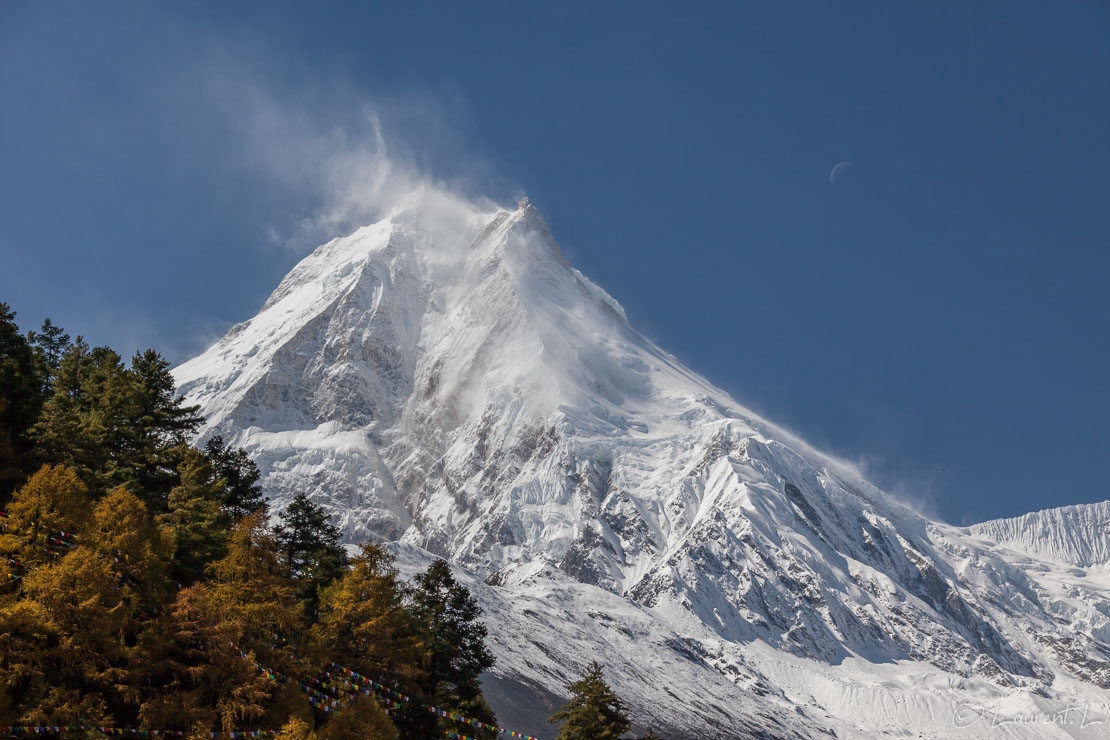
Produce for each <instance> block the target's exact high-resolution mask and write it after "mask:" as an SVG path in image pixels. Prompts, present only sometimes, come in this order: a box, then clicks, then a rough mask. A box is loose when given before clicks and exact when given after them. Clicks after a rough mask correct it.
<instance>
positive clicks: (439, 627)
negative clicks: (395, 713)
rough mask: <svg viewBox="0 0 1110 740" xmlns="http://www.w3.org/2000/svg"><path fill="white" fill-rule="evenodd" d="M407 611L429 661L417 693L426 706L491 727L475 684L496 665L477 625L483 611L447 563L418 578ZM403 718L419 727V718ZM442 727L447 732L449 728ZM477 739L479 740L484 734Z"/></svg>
mask: <svg viewBox="0 0 1110 740" xmlns="http://www.w3.org/2000/svg"><path fill="white" fill-rule="evenodd" d="M410 610H411V611H412V613H413V616H414V617H415V618H416V619H417V621H418V622H420V624H421V626H422V628H423V630H424V634H425V640H426V647H427V650H428V655H429V660H428V667H427V669H426V671H425V676H424V678H423V680H422V681H421V687H422V689H423V690H424V692H425V693H426V694H427V696H428V697H429V700H430V703H432V704H435V705H436V706H438V707H441V708H443V709H453V710H455V711H458V712H460V713H465V714H467V715H468V716H470V717H474V718H475V719H478V720H481V721H482V722H485V723H488V724H495V723H496V717H495V716H494V714H493V710H492V709H491V708H490V707H489V705H488V704H486V702H485V700H484V698H483V697H482V687H481V684H480V683H479V681H478V677H479V675H480V674H481V673H482V671H484V670H486V669H488V668H491V667H493V663H494V659H493V654H492V653H490V652H489V649H488V648H487V647H486V645H485V638H486V635H487V630H486V626H485V625H484V624H482V623H481V622H480V621H479V619H478V618H479V617H480V616H481V614H482V610H481V608H480V607H479V606H478V602H477V601H475V599H474V597H473V596H471V595H470V591H468V590H467V588H466V587H465V586H463V585H462V584H461V583H459V582H457V581H456V580H455V578H454V576H453V575H452V574H451V569H450V567H449V566H448V565H447V562H446V561H444V560H437V561H435V562H434V563H432V564H431V565H430V566H428V569H427V570H426V571H425V572H423V573H421V574H420V575H418V576H417V577H416V582H415V588H414V589H413V592H412V603H411V606H410ZM405 717H406V721H411V722H413V723H414V724H420V718H418V717H412V716H411V715H409V714H406V715H405ZM442 724H443V729H449V727H450V723H448V722H445V723H442ZM399 726H400V725H399ZM401 729H402V730H404V729H405V728H404V727H402V728H401ZM475 734H478V735H479V736H482V735H483V734H486V731H484V730H483V731H481V732H479V731H475ZM491 737H492V735H491Z"/></svg>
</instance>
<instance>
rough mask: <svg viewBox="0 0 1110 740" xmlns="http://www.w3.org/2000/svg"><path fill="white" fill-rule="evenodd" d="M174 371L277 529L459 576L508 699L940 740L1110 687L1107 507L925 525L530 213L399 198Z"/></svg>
mask: <svg viewBox="0 0 1110 740" xmlns="http://www.w3.org/2000/svg"><path fill="white" fill-rule="evenodd" d="M753 351H754V350H753ZM175 375H176V378H177V380H178V383H179V385H180V388H181V390H182V392H184V393H186V394H187V395H188V397H189V400H190V401H191V402H195V403H199V404H200V405H201V406H202V409H203V412H204V413H205V414H206V416H207V417H208V426H207V427H206V429H205V430H204V434H206V435H207V434H212V433H216V432H219V433H222V434H224V435H225V437H227V438H228V439H230V440H232V441H234V442H235V443H236V444H239V445H242V446H244V447H246V448H247V449H248V450H250V451H251V453H252V454H253V455H255V457H256V459H257V460H258V463H259V465H260V467H261V468H262V470H263V472H264V474H265V486H266V490H267V493H268V494H269V495H270V497H271V498H272V500H273V503H274V504H275V505H276V506H277V507H280V506H282V505H283V504H284V503H286V502H287V501H288V500H289V499H291V498H292V496H293V495H295V494H296V493H297V492H299V491H308V492H309V493H310V494H311V495H312V496H313V498H314V499H315V500H316V501H317V502H319V503H321V504H323V505H325V506H326V507H327V508H329V509H330V510H331V511H333V512H335V513H336V514H337V515H338V516H339V517H340V519H341V522H342V526H343V529H344V532H345V534H346V536H347V537H348V539H349V540H351V541H352V542H354V541H358V540H361V539H365V538H368V537H374V538H379V539H385V540H391V541H398V545H397V547H398V548H399V550H398V551H399V552H400V553H402V555H403V558H402V559H403V560H404V561H405V562H410V563H413V564H417V563H419V562H421V559H422V558H424V557H426V553H434V554H436V555H440V556H443V557H446V558H448V559H449V560H451V561H452V562H453V563H455V564H457V565H458V566H460V568H462V569H465V571H466V572H468V573H469V574H471V575H472V576H473V578H472V579H471V581H470V583H471V584H472V588H473V589H474V590H475V592H476V593H478V594H479V595H480V597H481V598H482V600H483V603H484V604H485V606H486V610H487V614H486V618H487V620H488V621H490V622H491V629H492V631H493V632H494V633H495V635H496V638H495V645H494V647H495V649H496V650H497V652H498V655H499V658H500V663H499V666H498V667H497V668H496V669H495V675H494V676H493V677H491V682H495V683H496V686H497V694H498V695H500V696H504V697H516V698H515V699H511V698H506V699H505V701H522V699H521V698H520V697H521V696H524V695H529V696H537V697H542V696H550V695H552V693H554V694H560V693H562V692H563V688H562V682H563V681H564V680H565V679H567V678H568V677H570V676H571V675H573V674H574V673H575V672H576V671H578V670H579V668H580V667H581V665H582V664H584V663H585V662H586V661H588V660H589V659H590V658H592V657H599V656H600V657H603V658H605V659H606V660H607V662H609V663H610V665H611V667H612V669H613V670H612V674H613V682H614V684H615V685H616V687H617V688H618V690H620V691H623V692H624V693H625V694H626V695H627V696H628V697H629V698H630V700H631V701H632V702H633V703H634V704H635V705H636V706H637V708H638V710H639V711H640V712H641V716H643V717H645V718H646V719H651V720H652V721H654V722H656V727H657V728H669V729H670V730H671V731H672V732H673V733H675V734H676V736H677V735H682V734H686V735H689V736H692V737H694V736H697V737H704V736H707V735H708V736H711V737H747V736H751V735H754V734H758V733H759V732H766V733H767V734H768V735H771V736H788V735H792V734H797V735H812V734H820V733H823V732H825V731H829V730H834V731H836V732H839V733H841V734H844V733H847V734H854V733H866V734H872V733H873V732H876V731H886V730H890V731H899V732H906V731H909V730H912V731H913V733H915V734H916V733H918V732H920V733H922V734H923V735H925V736H938V737H947V736H950V735H952V734H953V733H955V732H956V730H957V729H961V728H954V727H953V725H952V723H951V722H950V719H951V717H952V715H953V712H955V711H956V709H955V708H957V707H959V706H962V705H961V702H972V703H975V705H976V706H982V707H984V708H985V710H989V709H990V707H991V706H992V705H991V702H995V703H996V704H997V703H998V702H1002V703H1003V704H1004V710H1003V712H1004V713H1005V712H1007V711H1008V712H1011V713H1013V714H1018V713H1021V712H1029V711H1034V710H1035V708H1039V710H1040V711H1046V710H1047V709H1048V708H1050V707H1053V706H1060V705H1067V703H1068V702H1073V703H1074V702H1081V701H1089V700H1091V698H1090V697H1092V696H1094V697H1099V696H1102V695H1101V694H1100V693H1098V692H1099V691H1101V689H1102V688H1105V687H1107V686H1108V685H1110V663H1107V661H1108V660H1110V648H1108V647H1107V645H1108V643H1107V641H1108V640H1110V602H1108V601H1107V595H1108V594H1110V589H1108V587H1107V586H1108V583H1110V581H1108V574H1110V571H1108V570H1107V566H1106V563H1107V560H1108V553H1110V537H1108V535H1107V522H1108V519H1110V504H1099V505H1094V506H1091V507H1069V508H1068V509H1064V510H1057V511H1055V512H1039V513H1038V514H1031V515H1028V516H1026V517H1019V518H1018V519H1014V520H1000V521H998V522H988V523H984V524H981V525H977V526H976V527H973V528H971V529H960V528H955V527H950V526H948V525H945V524H942V523H939V522H932V521H929V520H927V519H925V518H923V517H922V516H920V515H918V514H916V513H915V512H913V511H911V510H910V509H908V508H906V507H904V506H902V505H901V504H899V503H898V502H897V501H895V500H893V499H891V498H890V497H888V496H886V495H885V494H884V493H883V492H882V491H879V490H878V489H876V488H875V487H874V486H872V485H870V484H869V483H867V482H866V481H865V480H863V479H862V478H861V476H860V475H859V474H858V473H857V472H856V471H855V470H853V469H852V468H851V467H850V466H848V465H845V464H843V463H840V462H838V461H836V460H833V459H831V458H829V457H827V456H825V455H823V454H821V453H819V452H817V451H815V450H813V449H812V448H810V447H809V446H808V445H806V444H805V443H804V442H802V441H801V440H799V439H797V438H795V437H793V436H792V435H790V434H788V433H786V432H785V431H783V430H781V429H779V428H777V427H775V426H774V425H773V424H771V423H769V422H767V421H765V420H763V419H761V418H759V417H758V416H756V415H754V414H752V413H751V412H749V411H747V410H746V409H744V408H742V407H741V406H739V405H738V404H736V403H735V402H734V401H733V400H732V399H731V398H729V397H728V396H727V395H726V394H725V393H723V392H722V391H720V390H718V389H717V388H715V387H713V386H712V385H711V384H710V383H709V382H707V381H706V380H704V379H703V378H701V377H699V376H698V375H696V374H695V373H693V372H691V371H690V370H687V369H686V368H684V367H683V366H682V365H680V364H679V363H678V362H677V361H676V360H675V359H674V358H673V357H671V356H669V355H667V354H666V353H665V352H663V351H662V350H660V349H659V348H658V347H656V346H655V345H654V344H652V343H651V342H649V341H647V340H646V339H645V338H644V337H642V336H641V335H640V334H638V333H637V332H636V331H635V330H634V329H633V328H632V327H631V326H629V324H628V322H627V320H626V319H625V316H624V313H623V311H622V310H621V308H620V307H619V305H618V304H617V303H616V301H614V300H613V299H612V298H611V297H609V296H608V295H607V294H605V293H604V291H602V290H601V289H600V288H598V287H597V286H595V285H594V284H593V283H591V282H590V281H589V280H588V279H586V278H585V277H584V276H583V275H581V274H580V273H579V272H577V271H576V270H574V269H573V268H572V267H571V266H570V265H569V264H568V263H567V261H566V260H565V258H564V257H563V255H562V253H561V251H560V250H559V247H558V244H557V243H556V242H555V240H554V238H553V237H552V236H551V234H550V233H549V231H548V229H547V227H546V225H545V224H544V221H543V219H542V218H541V217H540V215H539V214H538V213H537V212H536V210H535V209H534V208H533V207H532V206H531V205H530V204H528V203H527V202H526V201H525V202H522V203H521V204H520V205H519V206H518V207H517V208H516V209H515V210H513V209H494V208H491V209H482V208H478V207H475V206H473V205H472V204H469V203H466V202H463V201H460V200H458V199H456V198H453V197H450V196H447V195H445V194H443V193H440V192H437V191H434V190H424V191H420V192H418V193H415V194H413V195H412V196H410V198H409V199H407V200H406V201H405V202H404V203H402V204H401V205H400V206H398V207H397V208H396V209H395V210H394V212H393V213H392V215H391V216H390V217H389V218H387V219H385V220H383V221H381V222H379V223H377V224H374V225H373V226H368V227H365V228H363V229H360V230H359V231H357V232H355V233H354V234H352V235H351V236H349V237H346V238H343V239H336V240H333V241H331V242H329V243H328V244H325V245H323V246H322V247H320V248H319V249H317V250H316V251H315V252H314V253H313V254H311V255H310V256H308V257H307V258H305V259H304V260H303V261H302V262H301V263H300V264H299V265H298V266H297V267H296V268H295V269H294V270H293V271H292V272H291V273H290V274H289V275H288V276H287V277H286V278H285V280H283V281H282V283H281V285H280V286H279V287H278V289H277V290H276V291H275V292H274V294H273V295H272V296H271V297H270V299H269V300H268V301H267V302H266V304H265V306H263V308H262V310H261V312H260V313H259V314H258V316H256V317H254V318H253V319H251V320H249V321H247V322H245V323H243V324H240V325H238V326H236V327H235V328H234V329H232V331H230V332H229V333H228V335H227V336H226V337H224V338H223V339H222V340H220V342H218V343H217V344H216V345H214V346H213V347H212V348H211V349H209V350H208V351H207V352H205V353H204V354H203V355H201V356H200V357H197V358H196V359H194V360H191V361H190V362H187V363H185V364H184V365H182V366H181V367H179V368H177V369H176V370H175ZM999 543H1002V544H1004V545H1005V547H1001V546H999ZM1015 551H1016V552H1015ZM421 553H425V554H423V555H422V554H421ZM1052 561H1054V562H1052ZM413 567H416V566H415V565H413ZM1080 567H1081V568H1087V569H1090V570H1089V571H1084V570H1080ZM467 577H468V578H470V576H467ZM514 682H515V683H514ZM513 686H517V687H518V688H520V687H524V688H520V690H519V691H517V690H516V689H513V688H512V687H513ZM923 692H924V693H923ZM1092 692H1093V693H1092ZM512 711H513V712H514V713H516V714H519V713H520V711H521V710H520V707H514V708H513V709H512ZM546 713H549V712H548V710H547V709H546V708H544V707H539V708H538V709H537V713H536V716H539V717H543V716H546ZM514 716H515V715H514ZM1106 718H1107V719H1108V720H1110V713H1107V716H1106ZM1107 724H1108V726H1110V722H1108V723H1107ZM907 728H909V730H907ZM522 729H528V730H529V731H530V732H533V734H535V733H540V734H542V726H541V725H537V726H535V727H532V728H522ZM1042 729H1043V728H1034V730H1036V731H1035V732H1032V733H1031V736H1038V737H1040V736H1045V735H1044V734H1043V733H1042V734H1038V732H1039V731H1041V730H1042ZM967 731H968V732H972V730H971V729H968V730H967ZM1054 731H1056V730H1055V727H1054V726H1053V727H1049V729H1048V730H1047V732H1049V733H1051V732H1054ZM969 736H976V735H975V733H974V732H972V734H971V735H969ZM1061 736H1065V735H1061ZM1068 736H1077V734H1076V733H1072V735H1068ZM1078 736H1082V734H1081V733H1079V735H1078Z"/></svg>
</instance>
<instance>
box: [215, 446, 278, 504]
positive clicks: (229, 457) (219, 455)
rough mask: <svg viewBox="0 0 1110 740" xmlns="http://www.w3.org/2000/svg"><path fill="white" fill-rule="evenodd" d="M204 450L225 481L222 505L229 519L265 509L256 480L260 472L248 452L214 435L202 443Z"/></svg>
mask: <svg viewBox="0 0 1110 740" xmlns="http://www.w3.org/2000/svg"><path fill="white" fill-rule="evenodd" d="M204 452H205V453H206V454H207V455H208V459H209V460H210V461H211V463H212V467H214V468H215V469H216V475H217V476H218V477H219V478H221V479H223V481H224V495H223V501H222V504H223V507H224V511H226V512H227V513H228V515H230V516H231V518H232V519H242V518H243V517H245V516H246V515H247V514H253V513H254V512H256V511H262V512H265V511H266V499H265V498H264V497H263V496H262V486H261V485H260V484H259V482H258V481H259V479H260V478H261V477H262V474H261V472H260V471H259V470H258V466H257V465H256V464H255V462H254V460H252V459H251V458H250V456H249V455H248V454H247V451H246V450H244V449H242V448H235V447H230V446H228V445H227V443H225V442H224V438H223V437H221V436H219V435H216V436H215V437H212V439H210V440H208V442H207V443H206V444H205V445H204Z"/></svg>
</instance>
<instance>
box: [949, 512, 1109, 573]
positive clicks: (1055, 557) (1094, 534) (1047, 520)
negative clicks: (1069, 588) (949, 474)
mask: <svg viewBox="0 0 1110 740" xmlns="http://www.w3.org/2000/svg"><path fill="white" fill-rule="evenodd" d="M970 530H971V532H972V533H974V534H977V535H980V536H982V537H986V538H988V539H991V540H993V541H995V542H997V543H999V544H1001V545H1005V546H1006V547H1009V548H1012V549H1014V550H1016V551H1018V552H1023V553H1028V554H1030V555H1034V556H1037V557H1040V558H1041V559H1043V560H1052V561H1056V562H1060V563H1066V564H1068V565H1080V566H1089V565H1099V564H1103V563H1107V562H1110V501H1101V502H1099V503H1097V504H1081V505H1078V506H1063V507H1060V508H1058V509H1047V510H1045V511H1034V512H1032V513H1030V514H1025V515H1023V516H1016V517H1012V518H1010V519H994V520H992V521H989V522H983V523H981V524H976V525H973V526H972V527H970Z"/></svg>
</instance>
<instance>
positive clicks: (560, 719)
mask: <svg viewBox="0 0 1110 740" xmlns="http://www.w3.org/2000/svg"><path fill="white" fill-rule="evenodd" d="M603 672H604V669H603V667H602V665H601V664H600V663H598V662H596V661H593V662H591V663H590V664H589V665H588V666H587V667H586V672H585V674H583V676H582V677H581V678H580V679H578V680H577V681H575V682H573V683H571V684H568V685H567V688H568V689H569V690H570V693H571V697H570V701H569V702H567V704H566V705H564V706H563V708H562V709H560V710H559V711H558V712H556V713H555V714H553V715H551V718H550V719H549V720H547V721H548V722H552V723H556V722H557V723H561V724H562V727H561V728H560V729H559V735H558V737H557V739H556V740H617V738H619V737H620V736H621V735H623V734H624V733H625V732H627V731H628V729H629V727H631V724H630V722H629V719H628V710H627V709H626V708H625V705H624V702H622V701H621V700H620V699H619V698H618V697H617V695H616V694H614V693H613V690H612V689H610V688H609V686H608V684H606V683H605V679H604V677H603Z"/></svg>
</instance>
